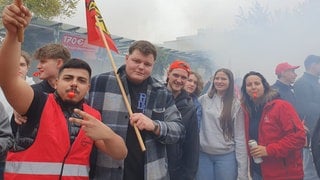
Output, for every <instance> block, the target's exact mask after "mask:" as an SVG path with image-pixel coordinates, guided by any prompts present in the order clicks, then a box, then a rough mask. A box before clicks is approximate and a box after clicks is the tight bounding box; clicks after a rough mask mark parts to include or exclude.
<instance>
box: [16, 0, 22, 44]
mask: <svg viewBox="0 0 320 180" xmlns="http://www.w3.org/2000/svg"><path fill="white" fill-rule="evenodd" d="M14 4H15V5H16V6H18V7H19V8H21V6H22V0H14ZM23 33H24V28H18V41H19V42H23V39H24V35H23Z"/></svg>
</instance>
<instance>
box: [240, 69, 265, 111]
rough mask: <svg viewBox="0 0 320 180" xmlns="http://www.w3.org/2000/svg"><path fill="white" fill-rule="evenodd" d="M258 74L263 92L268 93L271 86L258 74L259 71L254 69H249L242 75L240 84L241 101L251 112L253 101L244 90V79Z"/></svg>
mask: <svg viewBox="0 0 320 180" xmlns="http://www.w3.org/2000/svg"><path fill="white" fill-rule="evenodd" d="M253 75H254V76H258V77H259V78H260V79H261V82H262V85H263V88H264V94H267V93H269V91H271V87H270V85H269V83H268V82H267V80H266V78H265V77H264V76H263V75H262V74H260V73H259V72H255V71H250V72H249V73H247V74H246V75H244V77H243V80H242V86H241V93H242V96H241V103H242V104H244V105H245V106H246V107H247V108H248V111H249V112H250V113H251V112H252V109H251V108H252V107H253V101H252V100H251V98H250V96H249V94H248V93H247V90H246V80H247V78H248V77H249V76H253Z"/></svg>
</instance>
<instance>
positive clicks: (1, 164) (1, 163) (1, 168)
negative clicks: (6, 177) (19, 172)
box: [0, 161, 6, 180]
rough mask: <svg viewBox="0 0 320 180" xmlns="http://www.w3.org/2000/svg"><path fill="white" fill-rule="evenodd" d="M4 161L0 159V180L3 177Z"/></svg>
mask: <svg viewBox="0 0 320 180" xmlns="http://www.w3.org/2000/svg"><path fill="white" fill-rule="evenodd" d="M5 164H6V163H5V162H2V161H0V180H2V179H3V172H4V168H5Z"/></svg>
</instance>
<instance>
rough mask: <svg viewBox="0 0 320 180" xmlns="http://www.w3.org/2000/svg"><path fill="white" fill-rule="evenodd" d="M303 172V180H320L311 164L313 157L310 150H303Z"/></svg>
mask: <svg viewBox="0 0 320 180" xmlns="http://www.w3.org/2000/svg"><path fill="white" fill-rule="evenodd" d="M302 157H303V172H304V178H303V179H304V180H320V178H319V177H318V174H317V171H316V168H315V166H314V163H313V156H312V153H311V150H310V148H303V155H302Z"/></svg>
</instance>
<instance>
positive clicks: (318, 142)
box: [311, 119, 320, 177]
mask: <svg viewBox="0 0 320 180" xmlns="http://www.w3.org/2000/svg"><path fill="white" fill-rule="evenodd" d="M311 149H312V151H311V152H312V155H313V162H314V165H315V167H316V170H317V173H318V176H319V177H320V119H319V120H318V122H317V125H316V127H315V129H314V133H313V135H312V137H311Z"/></svg>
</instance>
